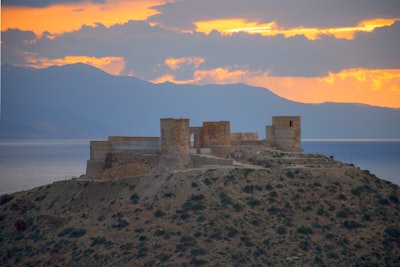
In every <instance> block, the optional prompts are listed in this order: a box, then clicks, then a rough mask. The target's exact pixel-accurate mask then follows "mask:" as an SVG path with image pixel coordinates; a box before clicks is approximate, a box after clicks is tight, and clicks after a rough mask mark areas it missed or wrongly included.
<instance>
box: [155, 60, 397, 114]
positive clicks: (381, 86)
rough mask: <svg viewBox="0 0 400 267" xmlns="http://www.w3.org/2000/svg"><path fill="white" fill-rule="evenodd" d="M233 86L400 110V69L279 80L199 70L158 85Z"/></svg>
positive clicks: (265, 74)
mask: <svg viewBox="0 0 400 267" xmlns="http://www.w3.org/2000/svg"><path fill="white" fill-rule="evenodd" d="M166 81H169V82H173V83H179V84H186V83H194V84H210V83H213V84H229V83H246V84H249V85H253V86H260V87H264V88H268V89H269V90H271V91H272V92H274V93H275V94H277V95H279V96H281V97H284V98H287V99H290V100H293V101H297V102H303V103H323V102H328V101H330V102H345V103H363V104H369V105H373V106H383V107H391V108H400V69H374V70H368V69H345V70H342V71H340V72H338V73H329V74H328V75H327V76H326V77H277V76H270V75H269V73H268V72H262V71H249V70H246V69H242V70H239V69H235V70H233V69H232V68H229V67H226V68H216V69H211V70H196V71H195V72H194V78H193V79H192V80H184V81H183V80H175V77H174V76H173V75H166V76H162V77H160V78H158V79H155V80H153V82H155V83H161V82H166Z"/></svg>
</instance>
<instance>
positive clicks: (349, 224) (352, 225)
mask: <svg viewBox="0 0 400 267" xmlns="http://www.w3.org/2000/svg"><path fill="white" fill-rule="evenodd" d="M342 225H343V227H345V228H347V229H350V230H351V229H356V228H360V227H363V225H362V224H361V223H359V222H356V221H353V220H351V221H348V220H345V221H344V222H343V223H342Z"/></svg>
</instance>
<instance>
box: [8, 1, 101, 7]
mask: <svg viewBox="0 0 400 267" xmlns="http://www.w3.org/2000/svg"><path fill="white" fill-rule="evenodd" d="M81 2H85V0H3V1H1V5H2V6H27V7H46V6H50V5H54V4H71V3H81ZM90 2H92V3H104V2H105V0H90Z"/></svg>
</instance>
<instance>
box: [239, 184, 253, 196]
mask: <svg viewBox="0 0 400 267" xmlns="http://www.w3.org/2000/svg"><path fill="white" fill-rule="evenodd" d="M242 191H243V192H245V193H247V194H253V192H254V186H253V185H252V184H251V185H246V186H245V187H243V188H242Z"/></svg>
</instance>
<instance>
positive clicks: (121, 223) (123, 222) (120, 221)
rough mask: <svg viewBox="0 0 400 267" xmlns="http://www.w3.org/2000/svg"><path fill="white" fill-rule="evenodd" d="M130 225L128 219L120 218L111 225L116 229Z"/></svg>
mask: <svg viewBox="0 0 400 267" xmlns="http://www.w3.org/2000/svg"><path fill="white" fill-rule="evenodd" d="M128 225H129V223H128V222H127V221H126V220H124V219H118V221H117V222H116V223H114V224H113V225H111V228H114V229H117V230H121V229H123V228H125V227H127V226H128Z"/></svg>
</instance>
